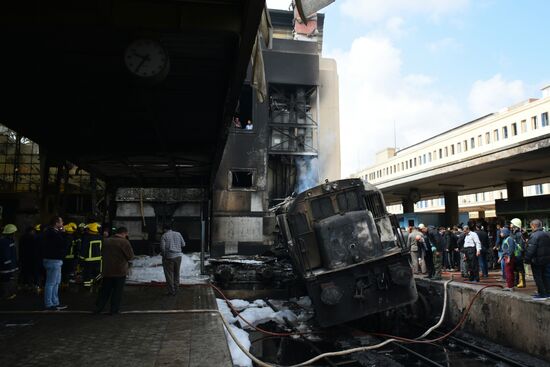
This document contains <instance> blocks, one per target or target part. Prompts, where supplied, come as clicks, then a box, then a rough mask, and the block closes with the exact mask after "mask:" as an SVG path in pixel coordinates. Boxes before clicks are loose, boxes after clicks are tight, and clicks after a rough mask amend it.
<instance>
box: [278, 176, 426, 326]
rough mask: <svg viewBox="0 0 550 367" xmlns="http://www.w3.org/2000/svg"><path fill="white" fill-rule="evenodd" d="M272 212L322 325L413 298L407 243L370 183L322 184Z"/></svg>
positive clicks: (344, 182)
mask: <svg viewBox="0 0 550 367" xmlns="http://www.w3.org/2000/svg"><path fill="white" fill-rule="evenodd" d="M276 214H277V223H278V225H279V228H280V231H281V234H282V238H283V241H284V242H285V244H286V247H287V249H288V252H289V255H290V257H291V259H292V263H293V265H294V270H295V272H296V273H297V275H298V276H299V277H300V278H301V279H302V280H303V281H304V282H305V285H306V288H307V292H308V294H309V296H310V298H311V300H312V304H313V306H314V308H315V313H316V318H317V321H318V322H319V324H320V325H321V326H324V327H325V326H331V325H335V324H339V323H343V322H346V321H350V320H354V319H358V318H361V317H364V316H367V315H371V314H375V313H379V312H382V311H386V310H390V309H394V308H397V307H400V306H404V305H407V304H411V303H413V302H414V301H416V298H417V293H416V286H415V283H414V279H413V275H412V270H411V267H410V266H409V256H410V255H409V249H408V248H406V246H405V243H404V241H403V237H402V235H401V232H400V231H399V227H398V225H397V221H396V219H395V217H393V216H391V215H390V214H388V213H387V211H386V206H385V203H384V199H383V197H382V194H381V192H380V191H379V190H378V189H377V188H376V187H375V186H373V185H371V184H368V183H365V184H364V183H363V182H362V181H361V180H360V179H345V180H338V181H333V182H326V183H325V184H323V185H320V186H317V187H314V188H312V189H309V190H307V191H304V192H302V193H300V194H299V195H297V196H296V197H295V198H291V199H288V200H286V201H285V202H284V203H282V204H281V205H279V206H278V208H277V209H276Z"/></svg>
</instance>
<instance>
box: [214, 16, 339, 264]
mask: <svg viewBox="0 0 550 367" xmlns="http://www.w3.org/2000/svg"><path fill="white" fill-rule="evenodd" d="M270 16H271V23H272V26H273V42H272V46H271V48H265V49H263V50H262V53H263V60H264V65H265V78H266V83H267V98H266V99H265V101H264V102H263V103H261V102H259V101H258V99H257V98H256V93H257V92H256V91H255V90H254V89H253V88H252V87H251V86H250V84H251V78H252V76H251V73H250V72H249V77H248V78H247V83H245V85H244V86H243V89H242V92H241V98H240V102H239V107H238V109H237V111H236V112H235V117H234V123H233V126H231V128H230V132H229V138H228V140H227V144H226V147H225V151H224V156H223V158H222V161H221V164H220V167H219V170H218V173H217V176H216V180H215V183H214V187H213V199H212V218H211V219H212V223H211V254H212V256H220V255H228V254H242V255H252V254H260V253H263V252H264V251H265V250H266V249H267V246H269V245H271V244H272V243H273V241H274V230H275V224H276V221H275V217H274V215H273V213H271V212H270V211H269V208H270V207H272V206H274V205H276V204H278V203H280V202H281V201H282V200H284V198H286V197H287V196H289V195H291V194H292V193H293V192H295V193H299V192H302V191H304V190H306V189H308V188H310V187H313V186H315V185H317V184H318V183H319V182H320V181H323V180H324V179H330V180H335V179H339V178H340V137H339V112H338V77H337V72H336V63H335V61H334V60H331V59H325V58H322V57H321V51H322V35H323V24H324V15H323V14H316V15H315V16H313V17H311V18H310V19H308V25H307V26H306V25H305V24H304V23H303V22H301V20H300V19H299V16H297V14H294V13H293V12H290V11H281V10H270Z"/></svg>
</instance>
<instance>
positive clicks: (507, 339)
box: [416, 271, 550, 362]
mask: <svg viewBox="0 0 550 367" xmlns="http://www.w3.org/2000/svg"><path fill="white" fill-rule="evenodd" d="M451 276H452V277H453V281H452V282H451V283H449V286H448V297H449V298H448V303H447V314H446V315H447V317H446V319H445V321H446V323H447V324H448V325H450V326H454V325H455V324H456V323H458V322H459V320H460V318H461V317H462V315H463V312H464V311H465V309H466V308H467V307H468V305H469V303H470V301H471V299H472V298H473V297H474V295H475V294H476V292H477V291H478V290H479V289H481V288H482V287H483V286H486V285H500V286H505V283H504V282H503V281H500V271H493V272H491V273H490V274H489V277H488V278H481V281H480V282H479V283H470V282H467V281H464V280H463V279H462V277H461V275H460V272H456V273H455V272H446V273H443V278H444V279H443V281H434V280H430V279H425V278H423V277H422V276H418V277H417V279H416V284H417V289H418V291H419V293H420V294H421V295H423V296H424V297H423V298H424V299H425V300H427V301H428V302H429V305H430V306H431V314H432V316H433V317H434V318H436V317H438V316H439V314H440V310H441V309H442V306H443V284H444V281H445V280H447V279H449V278H450V277H451ZM533 293H536V287H535V284H534V282H533V281H532V280H528V281H527V287H526V288H523V289H517V288H515V289H514V291H512V292H507V291H503V290H502V289H501V288H497V287H494V288H493V287H492V288H487V289H484V290H483V291H482V292H481V294H480V295H479V297H478V298H477V299H476V300H475V301H474V303H473V305H472V308H471V310H470V312H469V314H468V318H467V319H466V321H465V323H464V325H463V327H462V329H463V330H464V331H467V332H469V333H472V334H476V335H479V336H482V337H484V338H487V339H489V340H491V341H494V342H496V343H499V344H502V345H504V346H508V347H512V348H514V349H517V350H520V351H523V352H526V353H529V354H531V355H534V356H537V357H540V358H542V359H544V360H546V361H549V362H550V346H549V344H548V340H549V335H550V300H546V301H534V300H532V299H531V295H532V294H533Z"/></svg>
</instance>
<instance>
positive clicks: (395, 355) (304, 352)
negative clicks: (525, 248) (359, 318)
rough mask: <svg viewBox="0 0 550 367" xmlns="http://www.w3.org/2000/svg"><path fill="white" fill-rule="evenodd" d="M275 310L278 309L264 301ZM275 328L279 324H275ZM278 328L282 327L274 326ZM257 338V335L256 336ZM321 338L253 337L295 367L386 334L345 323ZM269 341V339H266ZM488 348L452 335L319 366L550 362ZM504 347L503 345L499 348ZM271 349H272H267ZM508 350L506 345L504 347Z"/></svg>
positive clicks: (416, 329) (415, 329)
mask: <svg viewBox="0 0 550 367" xmlns="http://www.w3.org/2000/svg"><path fill="white" fill-rule="evenodd" d="M264 301H266V303H267V304H268V305H269V306H270V307H271V308H272V309H274V310H275V311H277V308H276V307H275V306H274V305H273V304H271V303H270V302H269V300H264ZM408 326H410V329H409V330H408V333H410V334H411V335H420V334H421V333H422V332H424V327H423V326H420V325H408ZM274 327H276V326H274ZM287 328H288V329H287V330H286V331H288V330H291V331H292V332H298V329H296V327H295V326H294V325H292V324H291V323H290V322H288V321H287ZM273 331H279V332H280V331H281V330H280V329H279V330H273ZM443 335H444V333H442V332H440V331H437V330H436V331H433V332H432V333H431V334H430V336H429V339H431V340H433V339H437V338H439V337H441V336H443ZM251 336H252V335H251ZM320 336H321V338H320V339H321V340H310V339H309V338H308V337H306V336H304V335H295V336H294V337H293V338H289V337H283V336H262V335H260V334H259V333H258V334H257V335H255V337H253V338H251V340H252V344H253V345H254V344H259V343H260V342H261V344H262V346H260V347H259V348H258V349H257V351H261V354H262V355H261V356H258V357H262V358H264V360H266V361H268V362H270V363H274V364H276V365H294V364H298V363H301V362H303V361H306V360H308V359H310V358H312V357H315V356H317V355H320V354H324V353H327V352H335V351H342V350H347V349H351V348H358V347H365V346H372V345H375V344H379V343H381V342H383V341H384V340H386V339H385V338H384V337H379V336H374V335H373V334H371V333H369V332H366V331H364V330H361V329H360V328H358V327H356V326H351V325H349V324H347V325H340V326H337V327H332V328H330V329H324V333H323V334H320ZM262 341H265V342H267V343H264V342H262ZM486 345H487V346H488V348H484V347H483V346H482V345H479V343H477V344H476V343H473V342H470V341H468V340H464V338H459V337H455V336H449V337H447V338H445V339H443V340H441V341H437V342H433V343H406V342H405V343H400V342H392V343H389V344H387V345H385V346H384V347H382V348H380V349H376V350H372V351H366V352H358V353H353V354H348V355H343V356H327V357H325V358H323V359H321V360H319V361H317V362H316V363H314V364H313V365H314V366H329V367H339V366H344V367H362V366H373V365H378V366H391V367H398V366H418V367H423V366H427V367H452V366H461V367H462V366H468V367H478V366H479V367H481V366H483V367H487V366H495V367H527V366H529V367H533V366H539V365H540V366H547V364H544V362H541V364H536V363H533V362H532V361H530V360H529V359H523V358H522V357H520V356H518V355H514V354H513V352H512V351H510V350H508V351H507V352H505V353H500V352H496V351H495V350H496V349H495V350H491V349H489V348H491V344H490V343H488V344H486ZM497 349H500V348H497ZM268 350H271V352H270V353H269V352H267V351H268ZM503 350H504V349H503Z"/></svg>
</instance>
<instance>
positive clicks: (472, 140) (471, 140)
mask: <svg viewBox="0 0 550 367" xmlns="http://www.w3.org/2000/svg"><path fill="white" fill-rule="evenodd" d="M475 147H476V139H475V138H471V139H470V148H472V149H474V148H475Z"/></svg>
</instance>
